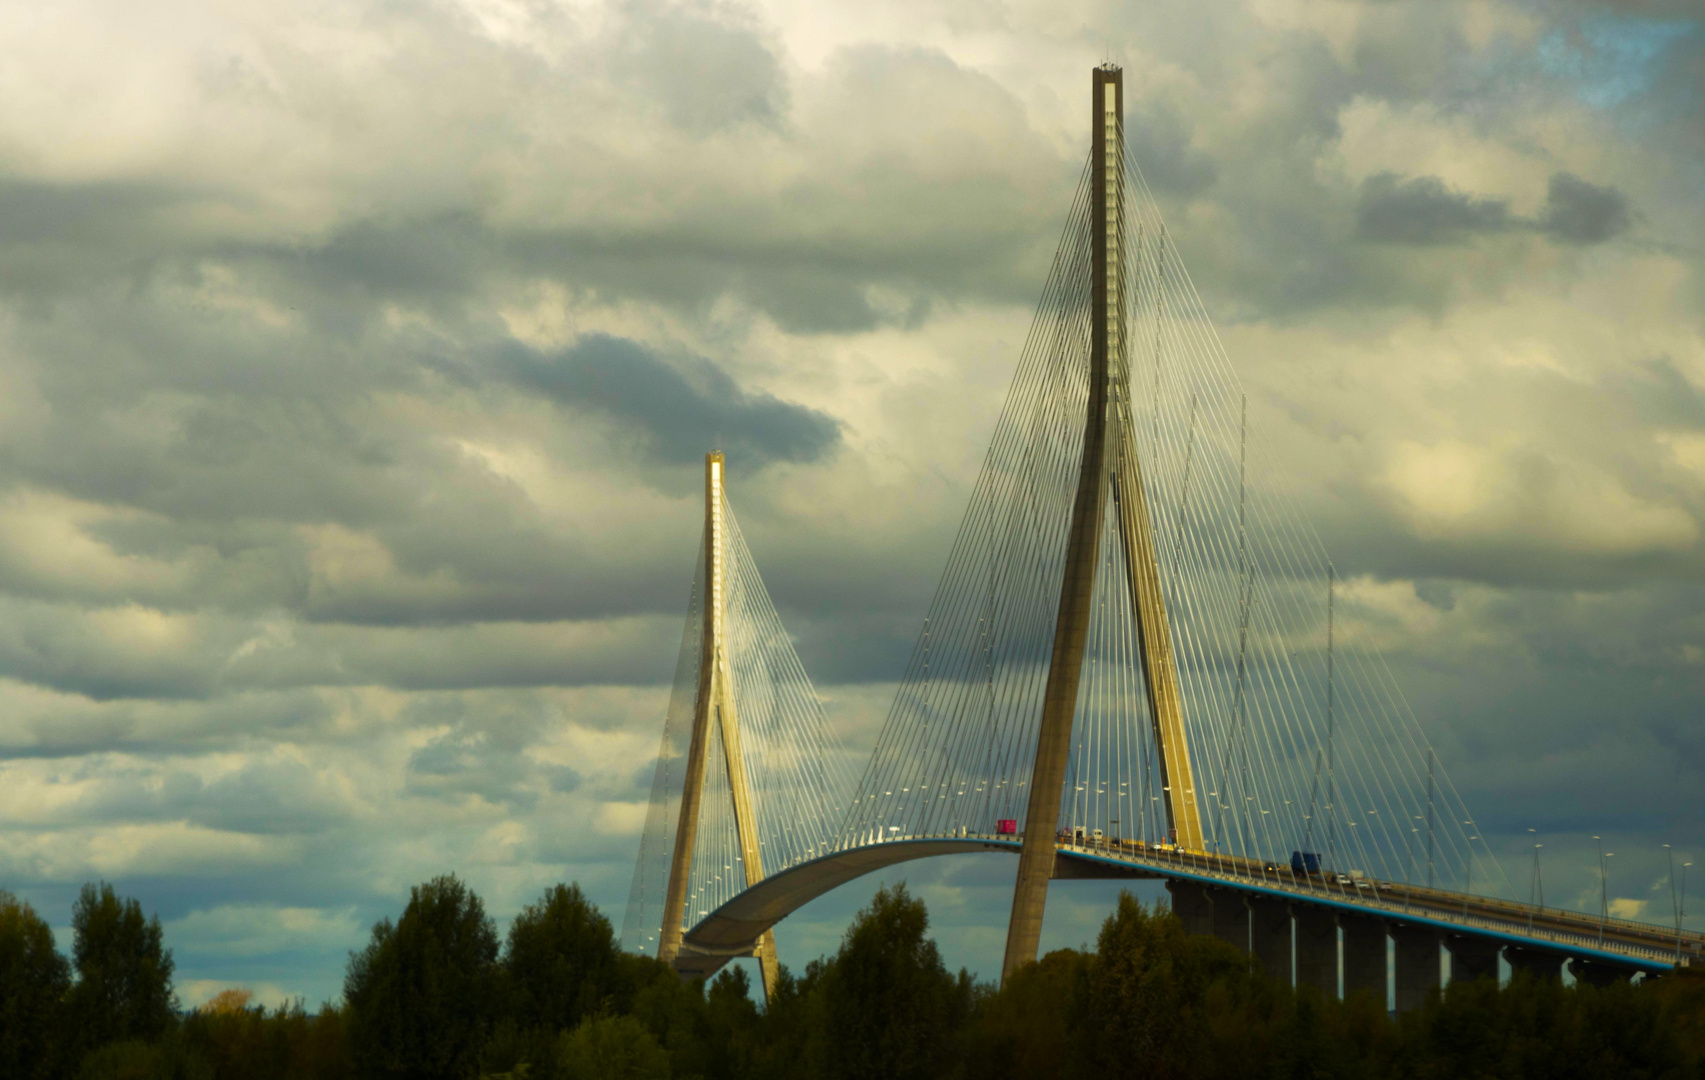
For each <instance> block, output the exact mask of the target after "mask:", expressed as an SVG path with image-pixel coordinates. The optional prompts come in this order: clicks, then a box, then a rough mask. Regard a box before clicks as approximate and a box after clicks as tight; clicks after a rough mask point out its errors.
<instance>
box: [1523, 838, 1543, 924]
mask: <svg viewBox="0 0 1705 1080" xmlns="http://www.w3.org/2000/svg"><path fill="white" fill-rule="evenodd" d="M1527 831H1528V832H1530V833H1533V834H1534V835H1535V836H1538V835H1539V834H1538V833H1537V832H1536V831H1535V830H1533V829H1529V830H1527ZM1544 846H1545V845H1544V844H1539V843H1536V844H1534V845H1533V882H1532V886H1531V889H1530V890H1529V892H1528V912H1527V932H1528V933H1530V934H1531V933H1533V913H1534V911H1535V910H1539V909H1543V908H1544V907H1545V881H1544V879H1543V878H1542V877H1540V874H1539V849H1540V848H1542V847H1544Z"/></svg>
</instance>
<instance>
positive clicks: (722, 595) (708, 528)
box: [657, 452, 780, 1000]
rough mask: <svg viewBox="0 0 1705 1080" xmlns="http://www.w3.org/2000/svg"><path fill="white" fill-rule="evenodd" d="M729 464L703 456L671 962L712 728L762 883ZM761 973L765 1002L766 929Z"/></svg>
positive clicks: (667, 946)
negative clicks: (740, 672) (746, 743)
mask: <svg viewBox="0 0 1705 1080" xmlns="http://www.w3.org/2000/svg"><path fill="white" fill-rule="evenodd" d="M723 479H724V471H723V459H722V455H721V454H720V453H715V452H712V453H709V454H706V455H705V533H704V535H705V545H704V554H705V566H704V582H705V586H704V595H705V604H704V633H703V637H702V644H701V646H700V649H699V679H698V699H697V703H696V705H695V707H694V710H693V734H692V740H691V742H690V743H689V744H688V749H687V773H686V778H685V782H684V784H683V786H682V789H681V817H680V820H679V822H678V824H677V825H676V828H675V849H674V852H673V854H672V855H671V857H670V861H669V886H668V890H667V892H666V893H665V895H664V901H663V935H662V941H661V944H660V945H659V946H658V950H657V958H658V959H659V960H662V961H663V962H664V963H666V964H673V963H674V962H675V959H676V957H678V956H679V955H680V953H681V934H682V930H681V922H682V919H683V916H684V915H685V914H686V906H687V878H688V876H689V875H690V874H691V872H692V866H693V844H694V842H695V841H696V839H697V833H698V824H699V813H700V810H701V809H702V806H703V803H704V781H705V769H706V768H709V767H713V763H711V762H708V761H707V760H706V757H707V747H708V746H709V743H710V732H711V725H712V724H713V723H714V724H716V725H717V734H718V735H720V736H721V742H722V750H723V761H722V762H720V763H717V764H720V766H721V767H724V768H726V769H727V770H728V789H729V791H730V793H731V794H732V796H733V800H734V823H735V830H736V832H737V834H738V842H739V845H740V862H741V865H742V866H743V867H744V868H745V875H746V885H747V887H748V888H749V887H751V886H753V885H756V884H757V883H758V882H760V881H762V880H763V879H764V860H763V855H762V853H761V852H760V851H759V849H758V828H757V820H756V817H755V816H754V814H753V812H752V789H751V787H750V785H749V784H748V783H747V780H746V759H745V758H744V757H743V756H742V754H741V751H740V712H739V709H738V707H737V706H736V703H735V687H734V677H733V673H732V671H731V669H730V666H729V659H728V650H727V647H726V640H727V638H726V626H725V622H726V614H727V589H726V571H727V566H728V562H727V552H728V545H727V520H726V513H725V510H726V504H725V501H724V498H723ZM752 955H753V956H756V957H757V959H758V966H759V969H760V971H761V972H762V975H763V981H764V997H765V999H766V1000H767V999H769V998H770V997H771V996H772V995H773V994H774V993H775V986H776V979H777V977H778V975H779V974H780V971H779V966H778V962H777V959H776V943H775V935H774V934H773V933H771V932H770V931H768V930H766V931H764V933H763V935H762V936H760V937H759V938H758V941H757V944H756V945H755V946H754V947H753V950H752Z"/></svg>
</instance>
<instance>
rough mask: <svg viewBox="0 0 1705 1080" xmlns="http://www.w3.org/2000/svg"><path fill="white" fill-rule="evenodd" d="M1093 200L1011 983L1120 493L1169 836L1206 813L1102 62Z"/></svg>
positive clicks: (1049, 835)
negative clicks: (1074, 453) (1133, 398)
mask: <svg viewBox="0 0 1705 1080" xmlns="http://www.w3.org/2000/svg"><path fill="white" fill-rule="evenodd" d="M1091 86H1092V93H1091V100H1092V102H1093V108H1092V110H1091V125H1090V130H1091V132H1092V133H1093V144H1094V145H1093V147H1092V148H1091V151H1090V158H1089V168H1090V185H1089V186H1090V197H1089V202H1088V206H1087V207H1086V210H1087V213H1088V217H1089V219H1090V220H1089V228H1088V232H1089V241H1090V252H1091V254H1090V318H1089V334H1090V340H1089V394H1088V397H1089V401H1088V408H1087V411H1086V414H1085V417H1084V425H1083V453H1082V457H1081V463H1080V465H1079V469H1078V480H1077V493H1076V498H1075V501H1074V502H1073V505H1072V511H1071V521H1070V525H1069V526H1068V530H1069V531H1068V534H1067V540H1066V555H1065V573H1064V582H1063V585H1062V587H1061V589H1060V606H1059V614H1058V616H1057V617H1056V618H1055V621H1054V642H1053V650H1052V655H1051V657H1050V658H1049V662H1048V676H1047V684H1046V690H1045V691H1044V693H1043V698H1042V722H1041V729H1040V731H1039V732H1038V736H1037V748H1036V759H1035V764H1034V766H1033V767H1032V776H1031V781H1030V795H1029V799H1028V803H1027V806H1026V808H1025V814H1024V837H1025V839H1024V846H1023V849H1022V852H1021V854H1020V855H1019V859H1018V883H1017V885H1016V887H1015V888H1014V891H1013V898H1012V916H1011V919H1010V920H1009V921H1008V924H1007V939H1006V956H1005V959H1004V961H1003V962H1002V965H1001V974H1002V978H1005V977H1006V976H1008V975H1010V974H1012V972H1013V970H1014V969H1015V968H1016V967H1018V966H1019V965H1020V964H1024V963H1028V962H1030V961H1032V960H1034V959H1036V948H1037V944H1038V942H1039V941H1040V940H1041V936H1042V912H1043V907H1044V905H1045V904H1046V902H1047V897H1048V881H1049V880H1050V879H1051V878H1052V877H1053V875H1054V839H1055V833H1056V831H1057V827H1058V825H1059V817H1060V798H1059V792H1060V790H1061V787H1062V785H1063V784H1064V782H1065V775H1066V764H1067V759H1068V757H1069V755H1070V752H1071V736H1072V729H1073V726H1074V723H1073V722H1074V720H1075V719H1076V716H1077V708H1078V697H1079V684H1080V682H1081V677H1082V673H1083V659H1084V646H1085V644H1086V642H1087V641H1088V638H1089V628H1090V621H1091V616H1092V614H1093V605H1094V601H1095V581H1096V570H1097V568H1098V567H1099V565H1100V562H1101V559H1100V541H1101V534H1102V524H1103V518H1104V516H1105V515H1106V509H1107V503H1108V500H1109V497H1111V499H1112V502H1113V504H1114V506H1115V507H1116V512H1115V513H1114V515H1113V522H1112V524H1113V528H1114V530H1115V531H1116V533H1117V537H1118V542H1119V553H1120V555H1121V556H1122V559H1123V566H1124V570H1125V583H1126V585H1127V586H1128V588H1129V589H1130V605H1131V609H1132V610H1133V611H1134V612H1135V613H1136V616H1137V618H1136V630H1137V635H1136V652H1137V657H1138V660H1139V663H1140V665H1141V669H1142V675H1143V680H1142V682H1143V687H1144V689H1145V691H1146V697H1147V699H1148V707H1149V716H1150V718H1151V720H1152V722H1153V724H1154V733H1155V745H1156V748H1157V750H1158V760H1159V765H1160V774H1161V778H1162V788H1163V790H1164V791H1165V792H1166V797H1165V799H1164V800H1163V803H1162V805H1163V806H1164V808H1165V811H1166V819H1167V826H1168V828H1167V831H1168V834H1169V836H1170V837H1171V838H1172V839H1173V840H1174V841H1175V842H1176V843H1178V844H1181V845H1183V846H1185V847H1187V848H1191V849H1199V848H1201V846H1202V816H1201V810H1200V808H1199V806H1198V805H1197V801H1196V784H1195V779H1194V774H1193V773H1192V771H1191V768H1190V755H1189V750H1188V747H1187V746H1186V745H1185V741H1184V730H1183V715H1182V711H1181V702H1180V698H1179V693H1178V674H1177V671H1176V670H1175V668H1174V665H1173V659H1172V631H1171V628H1170V626H1169V625H1168V622H1167V618H1166V598H1165V597H1164V596H1163V595H1162V594H1161V590H1160V567H1159V564H1158V563H1157V562H1156V561H1155V549H1154V533H1153V529H1152V526H1151V522H1150V519H1149V512H1148V500H1147V497H1146V495H1145V494H1144V491H1143V481H1142V465H1141V462H1140V461H1139V460H1138V454H1137V441H1136V431H1135V428H1134V426H1133V424H1134V416H1133V414H1132V411H1131V402H1130V394H1129V389H1130V371H1129V367H1128V364H1127V359H1126V358H1127V354H1126V338H1127V332H1126V317H1127V308H1126V302H1125V286H1126V277H1125V209H1124V207H1125V182H1124V164H1125V137H1124V116H1125V108H1124V104H1125V103H1124V73H1123V72H1122V71H1121V70H1120V69H1118V68H1116V67H1113V66H1111V65H1105V66H1103V67H1099V68H1096V69H1095V71H1094V74H1093V80H1092V84H1091Z"/></svg>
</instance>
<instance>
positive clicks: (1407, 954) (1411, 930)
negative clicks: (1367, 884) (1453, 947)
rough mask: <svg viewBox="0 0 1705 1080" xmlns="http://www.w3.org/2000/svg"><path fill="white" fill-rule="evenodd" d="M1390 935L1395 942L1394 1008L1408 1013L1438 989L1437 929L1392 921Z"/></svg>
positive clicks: (1423, 1002)
mask: <svg viewBox="0 0 1705 1080" xmlns="http://www.w3.org/2000/svg"><path fill="white" fill-rule="evenodd" d="M1391 937H1392V939H1393V940H1394V941H1396V943H1397V980H1396V981H1397V1011H1398V1012H1408V1011H1409V1010H1410V1009H1418V1008H1420V1007H1421V1006H1422V1005H1424V1004H1426V1001H1427V996H1428V995H1429V994H1431V993H1432V992H1433V991H1435V990H1437V989H1438V988H1439V932H1438V931H1437V930H1434V929H1432V928H1431V927H1427V926H1410V925H1405V924H1402V923H1393V924H1392V926H1391Z"/></svg>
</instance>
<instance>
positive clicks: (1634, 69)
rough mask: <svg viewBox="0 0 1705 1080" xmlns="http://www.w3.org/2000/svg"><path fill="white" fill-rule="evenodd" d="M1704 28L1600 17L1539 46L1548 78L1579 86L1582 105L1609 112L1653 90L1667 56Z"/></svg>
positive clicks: (1691, 22) (1677, 21)
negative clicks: (1685, 39) (1675, 47)
mask: <svg viewBox="0 0 1705 1080" xmlns="http://www.w3.org/2000/svg"><path fill="white" fill-rule="evenodd" d="M1700 29H1701V24H1700V23H1699V21H1697V20H1693V19H1647V18H1640V17H1636V16H1618V15H1604V16H1599V17H1597V18H1592V19H1588V20H1586V21H1585V22H1583V23H1582V24H1581V25H1580V26H1579V28H1578V29H1577V30H1576V32H1574V33H1570V32H1567V31H1563V30H1557V31H1554V32H1552V33H1550V34H1548V35H1546V36H1545V37H1544V38H1543V39H1541V40H1540V43H1539V49H1538V53H1539V64H1540V67H1541V68H1543V69H1544V70H1545V72H1546V73H1547V74H1550V75H1552V76H1555V77H1556V78H1559V79H1563V80H1565V81H1568V82H1572V83H1574V84H1575V95H1576V96H1577V97H1579V98H1580V99H1581V100H1582V101H1584V102H1586V103H1587V104H1589V105H1592V106H1595V107H1596V108H1601V109H1608V108H1611V107H1613V106H1616V105H1620V104H1621V103H1622V102H1624V101H1627V100H1628V99H1630V98H1632V97H1636V96H1638V95H1640V94H1643V93H1645V92H1646V91H1647V90H1650V89H1651V88H1652V85H1653V84H1654V83H1655V82H1656V81H1657V78H1658V75H1659V73H1660V72H1661V70H1662V68H1663V58H1664V54H1665V53H1666V52H1668V51H1669V49H1670V48H1671V47H1672V46H1673V45H1675V43H1676V42H1678V41H1680V40H1681V39H1682V38H1685V37H1687V36H1688V35H1689V34H1694V33H1698V32H1699V31H1700Z"/></svg>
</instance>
